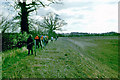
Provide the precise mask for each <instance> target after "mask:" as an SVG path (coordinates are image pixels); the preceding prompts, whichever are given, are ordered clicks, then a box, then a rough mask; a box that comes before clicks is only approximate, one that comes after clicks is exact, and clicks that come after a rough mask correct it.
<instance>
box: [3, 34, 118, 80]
mask: <svg viewBox="0 0 120 80" xmlns="http://www.w3.org/2000/svg"><path fill="white" fill-rule="evenodd" d="M2 61H3V64H2V77H3V78H118V37H117V36H107V37H102V36H100V37H98V36H96V37H92V36H91V37H69V38H68V37H61V38H59V39H58V40H57V41H54V42H50V43H49V44H48V45H47V46H46V47H45V48H44V49H37V56H34V55H30V56H27V49H26V47H23V48H21V49H13V50H9V51H6V52H3V53H2Z"/></svg>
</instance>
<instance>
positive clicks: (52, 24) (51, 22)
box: [40, 12, 67, 36]
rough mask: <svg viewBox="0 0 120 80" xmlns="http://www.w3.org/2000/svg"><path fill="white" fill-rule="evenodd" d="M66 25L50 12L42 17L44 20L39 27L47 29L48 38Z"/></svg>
mask: <svg viewBox="0 0 120 80" xmlns="http://www.w3.org/2000/svg"><path fill="white" fill-rule="evenodd" d="M66 24H67V23H66V22H65V21H64V20H62V19H61V18H60V17H59V15H57V14H55V13H52V12H50V13H48V14H47V16H45V17H44V20H43V22H42V23H41V24H40V26H41V27H44V28H46V29H48V34H49V36H52V34H53V33H54V32H55V31H56V30H62V27H63V26H64V25H66Z"/></svg>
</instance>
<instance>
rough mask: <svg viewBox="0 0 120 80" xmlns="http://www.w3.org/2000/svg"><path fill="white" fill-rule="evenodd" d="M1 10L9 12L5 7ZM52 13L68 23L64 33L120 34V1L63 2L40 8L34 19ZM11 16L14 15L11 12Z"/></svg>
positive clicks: (82, 0)
mask: <svg viewBox="0 0 120 80" xmlns="http://www.w3.org/2000/svg"><path fill="white" fill-rule="evenodd" d="M2 1H4V0H2ZM2 1H1V2H2ZM0 4H1V3H0ZM2 5H3V4H2ZM0 10H1V11H0V12H6V11H7V10H5V9H4V7H1V8H0ZM51 11H52V12H55V13H57V14H59V15H60V17H61V18H62V19H64V20H65V21H66V22H67V23H68V24H67V25H66V26H64V27H63V31H62V32H65V33H68V32H88V33H103V32H110V31H115V32H118V0H63V4H59V5H58V4H57V5H56V4H52V5H51V6H49V7H46V8H40V9H39V10H38V14H37V16H35V15H34V16H33V17H35V18H40V17H41V16H44V15H45V14H46V13H48V12H51ZM9 14H11V15H13V13H11V12H10V13H9ZM4 15H7V13H5V14H4Z"/></svg>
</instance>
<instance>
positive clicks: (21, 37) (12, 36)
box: [2, 33, 29, 51]
mask: <svg viewBox="0 0 120 80" xmlns="http://www.w3.org/2000/svg"><path fill="white" fill-rule="evenodd" d="M28 37H29V34H27V33H23V34H22V33H4V34H2V50H3V51H5V50H9V49H13V48H16V47H19V48H21V47H22V46H25V45H26V42H27V39H28Z"/></svg>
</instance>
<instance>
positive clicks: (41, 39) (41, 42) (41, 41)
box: [27, 35, 58, 55]
mask: <svg viewBox="0 0 120 80" xmlns="http://www.w3.org/2000/svg"><path fill="white" fill-rule="evenodd" d="M57 38H58V37H56V38H55V40H57ZM50 39H51V41H53V37H51V38H50ZM48 41H49V38H48V36H43V35H41V36H38V35H36V37H35V38H34V39H33V37H32V35H30V36H29V38H28V39H27V49H28V55H30V52H31V54H32V55H33V46H34V45H35V48H39V47H41V48H43V47H45V46H46V45H47V44H48Z"/></svg>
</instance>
